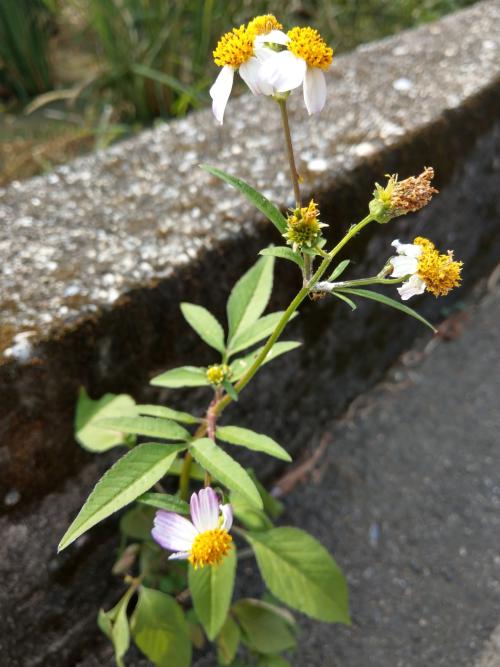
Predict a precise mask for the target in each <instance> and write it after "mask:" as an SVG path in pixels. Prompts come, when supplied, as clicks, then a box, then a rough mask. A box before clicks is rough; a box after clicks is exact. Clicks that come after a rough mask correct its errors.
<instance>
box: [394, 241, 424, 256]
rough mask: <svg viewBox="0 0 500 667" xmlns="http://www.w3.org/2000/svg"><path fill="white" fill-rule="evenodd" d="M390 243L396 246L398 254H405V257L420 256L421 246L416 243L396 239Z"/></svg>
mask: <svg viewBox="0 0 500 667" xmlns="http://www.w3.org/2000/svg"><path fill="white" fill-rule="evenodd" d="M391 245H392V246H393V247H394V248H396V252H397V253H398V255H406V257H420V255H421V254H422V246H420V245H418V244H416V243H400V242H399V241H398V239H396V240H395V241H393V242H392V243H391Z"/></svg>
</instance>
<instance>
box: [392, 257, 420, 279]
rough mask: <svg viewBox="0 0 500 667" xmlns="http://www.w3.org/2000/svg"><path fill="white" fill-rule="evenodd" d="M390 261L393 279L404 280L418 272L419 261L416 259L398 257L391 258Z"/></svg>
mask: <svg viewBox="0 0 500 667" xmlns="http://www.w3.org/2000/svg"><path fill="white" fill-rule="evenodd" d="M389 261H390V262H391V264H392V273H391V276H392V277H393V278H404V277H405V276H409V275H410V274H413V273H416V272H417V269H418V260H417V259H415V257H407V256H406V255H398V256H397V257H391V259H390V260H389Z"/></svg>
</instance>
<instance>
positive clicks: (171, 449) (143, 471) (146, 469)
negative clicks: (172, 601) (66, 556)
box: [58, 443, 186, 551]
mask: <svg viewBox="0 0 500 667" xmlns="http://www.w3.org/2000/svg"><path fill="white" fill-rule="evenodd" d="M185 448H186V446H185V445H161V444H157V443H145V444H143V445H138V446H137V447H135V448H134V449H132V450H131V451H130V452H128V454H125V456H122V458H121V459H119V460H118V461H117V462H116V463H115V464H114V465H113V466H112V467H111V468H110V469H109V470H108V471H107V472H106V473H105V474H104V475H103V477H101V479H100V480H99V482H98V483H97V484H96V486H95V488H94V490H93V491H92V493H91V494H90V496H89V497H88V498H87V501H86V502H85V504H84V506H83V507H82V509H81V510H80V512H79V513H78V515H77V517H76V518H75V520H74V521H73V523H72V524H71V525H70V527H69V528H68V530H67V531H66V533H65V534H64V536H63V538H62V540H61V542H60V544H59V547H58V551H62V549H65V548H66V547H67V546H68V545H70V544H71V543H72V542H74V541H75V540H76V539H77V538H78V537H80V535H83V533H85V532H87V530H89V529H90V528H92V527H93V526H95V525H96V524H97V523H99V522H100V521H102V520H103V519H106V518H107V517H108V516H110V515H111V514H114V513H115V512H117V511H118V510H119V509H121V508H122V507H125V505H128V504H129V503H131V502H132V501H133V500H135V499H136V498H137V497H138V496H140V495H142V494H143V493H145V492H146V491H148V490H149V489H150V488H151V487H152V486H153V485H154V484H156V482H158V481H159V480H160V479H161V478H162V477H163V476H164V475H165V474H166V472H167V471H168V469H169V468H170V466H171V465H172V463H173V461H174V460H175V457H176V456H177V454H178V453H179V452H181V451H183V450H184V449H185Z"/></svg>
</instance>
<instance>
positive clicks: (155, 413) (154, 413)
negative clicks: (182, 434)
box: [136, 405, 201, 424]
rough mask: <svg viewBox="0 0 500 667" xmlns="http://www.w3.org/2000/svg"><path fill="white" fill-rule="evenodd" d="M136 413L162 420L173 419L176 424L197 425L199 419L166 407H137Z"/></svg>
mask: <svg viewBox="0 0 500 667" xmlns="http://www.w3.org/2000/svg"><path fill="white" fill-rule="evenodd" d="M136 407H137V412H138V413H139V414H140V415H149V416H150V417H162V418H163V419H173V420H174V421H176V422H182V423H183V424H199V422H201V419H199V418H198V417H195V416H194V415H191V414H189V412H181V411H180V410H173V409H172V408H167V406H166V405H138V406H136Z"/></svg>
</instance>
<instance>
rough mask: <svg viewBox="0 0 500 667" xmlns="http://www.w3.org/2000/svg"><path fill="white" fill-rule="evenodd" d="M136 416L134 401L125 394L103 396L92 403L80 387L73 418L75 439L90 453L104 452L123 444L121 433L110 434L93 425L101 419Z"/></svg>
mask: <svg viewBox="0 0 500 667" xmlns="http://www.w3.org/2000/svg"><path fill="white" fill-rule="evenodd" d="M134 414H136V408H135V401H134V399H133V398H132V397H131V396H128V395H127V394H119V395H118V396H117V395H115V394H105V395H104V396H102V398H100V399H99V400H97V401H93V400H92V399H91V398H90V397H89V395H88V394H87V392H86V391H85V389H84V388H83V387H82V388H81V389H80V393H79V395H78V402H77V405H76V416H75V438H76V440H77V442H78V443H79V444H80V445H81V446H82V447H83V448H84V449H87V450H88V451H90V452H105V451H106V450H108V449H111V448H112V447H116V446H117V445H123V444H124V438H123V434H122V433H111V432H109V431H106V430H104V429H102V428H98V427H97V426H96V425H95V424H96V421H97V420H98V419H102V418H103V417H116V416H123V415H134Z"/></svg>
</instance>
